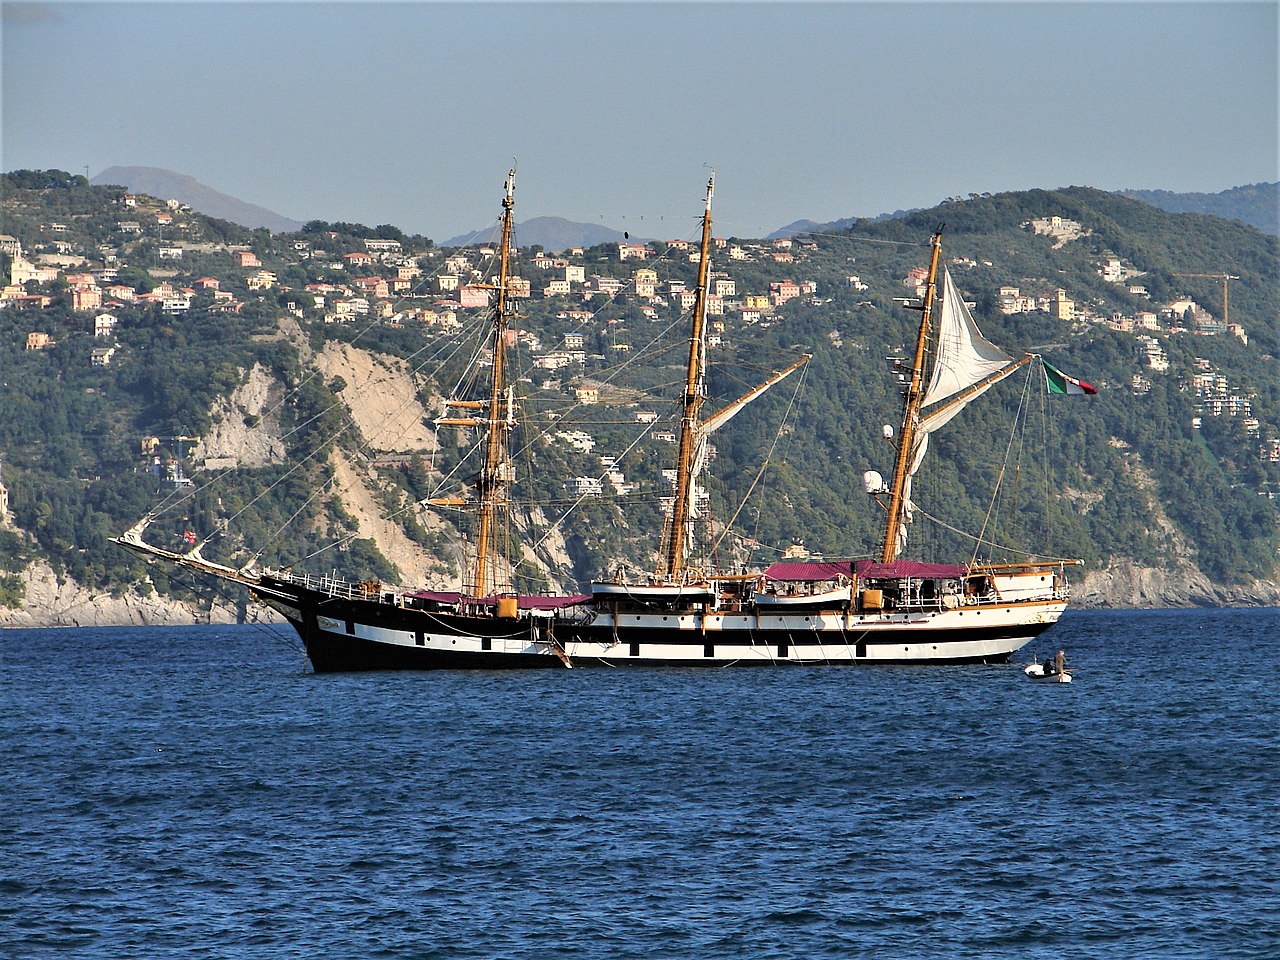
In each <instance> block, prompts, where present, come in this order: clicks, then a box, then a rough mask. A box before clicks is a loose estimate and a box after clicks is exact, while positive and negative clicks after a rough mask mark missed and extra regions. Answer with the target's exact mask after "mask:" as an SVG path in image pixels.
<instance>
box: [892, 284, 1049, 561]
mask: <svg viewBox="0 0 1280 960" xmlns="http://www.w3.org/2000/svg"><path fill="white" fill-rule="evenodd" d="M937 344H938V345H937V350H936V356H935V359H934V364H933V373H932V375H931V376H930V378H929V388H928V389H927V390H926V391H925V395H924V399H923V401H922V404H923V405H925V406H928V405H930V404H933V405H934V407H933V409H932V410H931V411H929V412H926V413H924V414H923V415H922V416H921V417H920V421H919V423H918V424H917V425H916V428H915V432H914V434H913V436H912V440H911V456H910V458H909V459H908V461H907V477H906V482H905V484H904V485H903V496H902V514H901V516H902V525H901V526H900V527H899V528H898V539H897V549H898V552H899V553H901V552H902V550H903V549H904V548H905V547H906V541H907V526H908V525H909V524H910V523H911V521H912V514H913V513H914V510H915V504H914V503H912V502H911V478H912V477H914V476H915V475H916V471H918V470H919V469H920V465H921V464H922V463H923V462H924V455H925V453H926V451H927V450H928V449H929V435H930V434H931V433H933V432H934V431H935V430H938V429H940V428H942V427H943V426H945V425H946V424H948V423H950V422H951V420H952V419H953V418H955V417H956V416H957V415H958V414H959V413H960V411H961V410H963V409H964V408H965V407H967V406H968V405H969V404H970V403H972V402H973V401H974V400H976V399H977V398H978V397H980V396H982V394H984V393H986V392H987V390H989V389H990V388H991V387H993V386H995V385H996V384H997V383H999V382H1000V381H1001V380H1003V379H1004V378H1005V377H1007V376H1008V375H1009V374H1011V373H1013V372H1014V371H1015V370H1017V369H1018V368H1019V367H1021V366H1022V365H1023V364H1025V363H1026V362H1027V361H1028V360H1029V359H1030V358H1029V357H1024V358H1023V359H1021V360H1014V359H1013V358H1011V357H1010V356H1009V355H1008V354H1007V353H1005V352H1004V351H1003V350H1001V349H1000V348H999V347H997V346H996V345H995V344H994V343H992V342H991V341H990V340H988V339H987V338H986V337H985V336H983V334H982V331H981V330H980V329H978V324H977V322H976V321H975V320H974V319H973V315H972V314H971V313H969V308H968V307H967V306H965V302H964V298H963V297H961V296H960V291H959V290H958V289H956V285H955V282H954V281H953V280H952V279H951V271H950V270H947V269H946V268H945V267H944V268H943V293H942V302H941V304H940V306H939V309H938V325H937Z"/></svg>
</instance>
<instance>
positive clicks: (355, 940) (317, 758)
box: [0, 609, 1280, 960]
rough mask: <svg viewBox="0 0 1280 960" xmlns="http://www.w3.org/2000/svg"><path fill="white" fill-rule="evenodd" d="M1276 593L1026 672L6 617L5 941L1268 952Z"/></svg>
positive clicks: (1113, 631) (1149, 626) (159, 948)
mask: <svg viewBox="0 0 1280 960" xmlns="http://www.w3.org/2000/svg"><path fill="white" fill-rule="evenodd" d="M1277 640H1280V610H1276V609H1267V610H1234V611H1220V610H1194V611H1157V612H1149V611H1144V612H1070V613H1068V614H1067V615H1066V616H1065V617H1064V618H1063V620H1062V622H1061V623H1060V624H1059V625H1058V626H1057V627H1056V628H1055V629H1054V630H1052V631H1050V633H1048V634H1046V635H1045V637H1043V638H1041V640H1040V641H1038V642H1037V643H1036V644H1035V645H1033V646H1032V647H1028V648H1027V649H1026V650H1025V651H1023V653H1024V654H1025V656H1024V657H1022V659H1023V660H1029V659H1030V657H1031V655H1032V654H1033V653H1034V654H1036V655H1037V656H1038V657H1039V658H1040V659H1044V657H1045V656H1046V655H1048V654H1050V653H1052V652H1054V651H1055V650H1056V649H1057V648H1058V647H1063V648H1065V649H1066V653H1067V659H1068V662H1069V664H1070V665H1071V666H1072V667H1073V668H1074V671H1075V682H1074V683H1072V684H1070V685H1064V684H1036V683H1032V682H1030V681H1028V680H1027V679H1025V678H1024V677H1023V675H1022V672H1021V669H1020V668H1019V667H1018V666H1016V665H1005V666H985V667H983V666H965V667H888V668H853V669H822V668H814V669H805V668H798V669H782V670H776V671H773V670H740V671H735V670H715V671H711V670H706V671H701V670H699V671H692V670H677V671H661V670H654V671H644V670H627V671H609V670H574V671H545V672H542V671H538V672H535V673H532V674H531V673H525V672H520V673H484V672H470V673H435V674H394V673H387V674H364V675H326V676H316V675H314V674H311V673H309V672H307V671H306V669H305V663H304V660H303V658H302V656H301V653H300V651H299V649H298V647H297V645H296V641H295V640H294V638H293V637H292V635H291V633H289V632H288V631H287V629H286V628H284V627H279V628H264V627H253V626H246V627H190V628H180V629H168V628H145V629H137V628H118V629H79V630H9V631H3V632H0V677H2V679H0V724H2V740H0V743H2V746H0V751H2V753H0V758H2V760H3V763H2V764H0V957H4V958H27V957H38V958H78V957H84V958H90V957H92V958H99V957H101V958H166V960H167V958H188V957H190V958H197V957H198V958H220V957H231V958H241V957H245V958H276V957H306V958H369V957H393V958H424V960H425V958H507V960H520V958H644V960H659V958H682V960H683V958H753V960H754V958H805V960H816V958H841V960H843V958H850V957H864V956H865V957H876V958H897V957H902V958H907V957H910V958H919V957H957V958H959V957H963V958H980V957H1019V958H1021V957H1032V958H1040V957H1043V958H1058V957H1087V958H1111V957H1114V958H1125V960H1132V958H1145V957H1176V958H1232V957H1242V958H1243V957H1249V958H1263V957H1268V958H1275V957H1280V880H1278V879H1277V878H1278V876H1280V834H1278V831H1280V749H1278V748H1280V695H1278V694H1277V691H1278V690H1280V684H1278V680H1277V678H1278V676H1280V659H1278V657H1277V653H1278V652H1280V649H1278V646H1277Z"/></svg>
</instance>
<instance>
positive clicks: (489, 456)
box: [429, 169, 516, 597]
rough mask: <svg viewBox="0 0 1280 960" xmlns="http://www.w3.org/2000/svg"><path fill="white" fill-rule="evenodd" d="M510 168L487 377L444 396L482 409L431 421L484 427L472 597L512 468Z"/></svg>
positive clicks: (456, 502)
mask: <svg viewBox="0 0 1280 960" xmlns="http://www.w3.org/2000/svg"><path fill="white" fill-rule="evenodd" d="M515 188H516V172H515V170H514V169H512V170H511V171H510V172H509V173H508V174H507V180H506V183H505V185H504V195H503V198H502V250H501V253H500V256H499V267H498V282H497V284H496V285H495V286H492V287H490V289H493V290H496V292H497V302H496V303H495V305H494V311H493V327H492V331H491V337H492V343H491V353H492V357H493V364H492V379H491V381H490V384H489V398H488V399H487V400H446V401H445V404H446V406H449V407H454V408H461V409H473V410H476V411H478V412H481V411H482V412H484V413H485V414H486V416H485V417H484V418H483V419H481V418H478V417H441V418H440V419H438V420H437V421H436V423H437V424H438V425H442V426H467V427H470V426H480V427H483V428H484V429H485V430H486V438H485V457H484V463H483V464H482V465H481V468H480V476H479V478H478V479H477V481H476V501H477V502H476V507H475V512H476V543H475V558H474V560H473V561H472V564H471V567H470V569H469V570H468V571H467V573H466V574H465V575H464V578H463V584H462V588H463V592H464V593H467V594H469V595H471V596H473V597H484V596H487V595H488V594H489V593H490V592H492V591H495V590H496V589H497V588H498V583H497V581H498V577H499V573H498V569H499V561H500V556H499V553H500V552H502V553H504V554H505V543H506V539H505V537H503V538H502V542H503V547H504V549H503V551H499V549H498V541H499V531H498V529H497V528H498V520H499V516H500V515H501V513H502V511H503V510H504V509H505V508H506V507H507V504H508V489H509V487H510V485H511V483H512V481H513V480H514V479H515V476H514V475H515V471H514V469H513V468H512V464H511V458H510V449H509V438H510V433H511V426H512V423H513V422H514V420H515V398H514V397H513V396H512V390H511V388H510V387H509V386H508V385H507V382H506V380H507V327H508V326H509V322H510V319H511V314H510V305H509V302H508V301H509V296H508V288H509V282H510V274H511V224H512V216H513V213H514V211H515ZM429 502H430V503H432V504H435V505H437V506H463V505H465V504H466V503H467V501H466V500H464V499H462V498H460V497H443V498H438V499H434V500H431V501H429Z"/></svg>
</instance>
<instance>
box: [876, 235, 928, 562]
mask: <svg viewBox="0 0 1280 960" xmlns="http://www.w3.org/2000/svg"><path fill="white" fill-rule="evenodd" d="M930 244H931V246H932V247H933V251H932V253H931V254H930V257H929V279H928V282H927V284H926V286H925V291H924V302H923V303H922V304H921V306H920V330H919V333H918V334H917V335H916V352H915V359H914V360H913V361H912V364H911V379H910V381H909V382H908V384H907V392H906V395H905V396H904V397H903V400H902V426H901V428H900V429H899V431H898V455H897V457H895V458H894V464H893V488H892V493H891V494H890V497H889V516H888V519H887V520H886V521H885V528H884V542H883V544H882V546H881V549H880V561H881V562H882V563H891V562H892V561H893V560H894V559H895V558H896V557H897V555H898V550H899V536H900V535H901V532H902V522H903V521H902V516H903V500H904V498H905V496H906V486H907V479H908V477H909V476H910V473H909V471H908V469H907V463H908V459H909V457H910V456H911V450H912V442H913V441H914V439H915V432H916V427H917V426H918V425H919V423H920V407H921V406H922V405H923V403H924V392H925V385H924V365H925V354H926V351H927V350H928V345H929V326H930V321H931V320H932V318H933V305H934V302H935V300H936V299H937V290H938V287H937V281H938V258H939V256H940V255H941V253H942V227H941V225H939V227H938V229H937V231H936V232H935V233H934V235H933V240H932V241H930Z"/></svg>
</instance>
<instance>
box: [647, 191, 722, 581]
mask: <svg viewBox="0 0 1280 960" xmlns="http://www.w3.org/2000/svg"><path fill="white" fill-rule="evenodd" d="M715 183H716V176H715V174H714V173H713V174H712V175H711V177H710V179H708V180H707V199H706V207H705V209H704V211H703V214H702V248H701V250H702V252H701V255H700V257H699V259H698V287H697V291H696V297H695V300H694V306H693V330H692V332H691V334H690V336H689V368H688V378H687V380H686V382H685V389H684V395H683V411H682V412H681V415H680V448H679V455H678V460H677V461H676V496H675V501H674V502H673V503H672V505H671V520H670V522H669V523H668V524H667V525H666V528H665V534H666V536H665V538H664V542H663V544H662V554H661V556H660V558H659V561H658V571H657V573H658V576H659V577H662V578H666V579H668V580H677V579H679V578H680V577H681V576H682V575H683V574H684V561H685V540H686V528H687V527H688V525H689V521H690V511H691V505H692V498H693V494H694V489H693V485H694V477H693V458H694V448H695V446H696V443H697V439H698V429H699V427H700V423H699V420H698V416H699V412H700V411H701V409H702V402H703V401H704V400H705V399H706V398H707V386H706V350H707V332H706V326H707V283H708V277H709V276H710V273H711V198H712V195H713V194H714V192H715Z"/></svg>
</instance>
